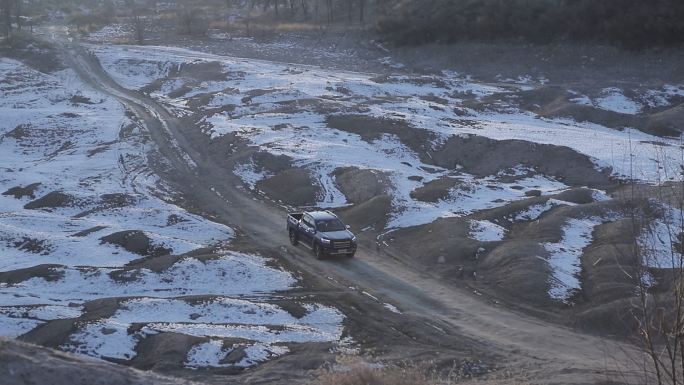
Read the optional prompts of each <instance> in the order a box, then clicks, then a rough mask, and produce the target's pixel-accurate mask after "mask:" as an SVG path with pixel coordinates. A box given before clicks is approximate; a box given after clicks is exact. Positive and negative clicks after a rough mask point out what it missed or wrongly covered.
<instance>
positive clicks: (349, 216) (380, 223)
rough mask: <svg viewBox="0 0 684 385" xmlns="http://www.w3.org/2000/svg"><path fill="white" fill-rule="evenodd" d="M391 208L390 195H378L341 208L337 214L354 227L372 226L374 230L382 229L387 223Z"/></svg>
mask: <svg viewBox="0 0 684 385" xmlns="http://www.w3.org/2000/svg"><path fill="white" fill-rule="evenodd" d="M391 209H392V197H390V196H389V195H378V196H376V197H374V198H371V199H370V200H368V201H365V202H363V203H360V204H357V205H354V206H351V207H349V208H346V209H343V210H341V211H340V212H339V214H340V217H342V219H343V220H344V221H345V222H346V223H348V224H349V225H351V226H353V227H354V228H358V229H364V228H366V227H373V228H374V229H376V230H382V229H383V228H384V227H385V225H386V224H387V220H388V218H389V212H390V210H391Z"/></svg>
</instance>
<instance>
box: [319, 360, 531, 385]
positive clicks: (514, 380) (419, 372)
mask: <svg viewBox="0 0 684 385" xmlns="http://www.w3.org/2000/svg"><path fill="white" fill-rule="evenodd" d="M457 384H458V385H529V384H532V382H531V380H530V379H529V377H528V375H527V374H526V373H525V372H524V371H510V370H500V371H496V372H493V373H487V374H485V375H482V376H479V377H470V376H466V375H463V374H462V373H460V372H459V371H451V372H449V373H446V374H440V373H437V372H436V371H435V370H434V369H432V368H430V367H427V366H424V365H421V366H412V365H404V366H382V365H373V364H369V363H368V362H366V361H362V360H361V359H359V358H356V357H342V358H338V363H337V365H335V366H334V367H332V368H330V369H326V370H323V371H321V372H320V374H319V375H318V376H317V378H316V379H315V380H314V381H313V382H311V385H457Z"/></svg>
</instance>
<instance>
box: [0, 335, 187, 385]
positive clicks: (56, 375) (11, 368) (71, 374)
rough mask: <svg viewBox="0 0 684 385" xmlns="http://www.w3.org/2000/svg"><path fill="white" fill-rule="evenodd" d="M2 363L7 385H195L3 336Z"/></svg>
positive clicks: (0, 342) (0, 373)
mask: <svg viewBox="0 0 684 385" xmlns="http://www.w3.org/2000/svg"><path fill="white" fill-rule="evenodd" d="M0 362H2V365H0V377H1V378H2V383H3V384H6V385H26V384H52V385H120V384H129V385H180V384H193V382H190V381H188V380H186V379H184V380H180V379H174V378H168V377H163V376H160V375H158V374H155V373H151V372H141V371H138V370H135V369H131V368H127V367H125V366H121V365H116V364H112V363H108V362H105V361H100V360H96V359H92V358H86V357H84V356H78V355H74V354H67V353H62V352H58V351H55V350H52V349H48V348H43V347H39V346H36V345H31V344H27V343H23V342H19V341H16V340H8V339H0Z"/></svg>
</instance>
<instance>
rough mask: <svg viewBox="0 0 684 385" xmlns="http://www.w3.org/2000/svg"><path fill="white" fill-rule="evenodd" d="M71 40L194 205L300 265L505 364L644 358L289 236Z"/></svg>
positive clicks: (89, 73) (584, 366)
mask: <svg viewBox="0 0 684 385" xmlns="http://www.w3.org/2000/svg"><path fill="white" fill-rule="evenodd" d="M65 49H66V50H65V51H66V52H67V53H68V55H67V56H68V57H69V62H70V64H71V66H72V67H73V69H74V70H75V71H76V72H77V73H78V74H79V76H81V77H82V78H83V80H84V81H85V82H87V83H89V84H91V85H92V86H93V87H95V88H97V89H99V90H101V91H102V92H105V93H108V94H110V95H112V96H114V97H116V98H117V99H118V100H119V101H120V102H121V103H122V104H124V105H125V106H126V107H127V108H129V109H130V110H131V111H132V112H133V113H135V115H136V116H137V117H138V118H139V119H140V120H141V121H143V122H144V124H145V126H146V127H147V129H148V131H149V134H150V135H151V137H152V138H153V139H154V141H155V142H156V144H157V146H158V149H159V151H160V153H161V154H162V155H163V156H164V157H165V158H166V160H167V161H168V162H169V163H170V164H171V166H172V167H173V169H174V171H173V173H174V175H173V179H174V182H176V184H177V185H180V186H184V187H185V189H184V191H183V192H184V193H185V194H186V197H188V198H190V199H192V202H193V204H194V205H195V206H196V207H198V208H200V209H201V210H202V211H205V212H208V213H212V214H213V215H215V216H217V217H218V218H220V220H221V221H223V222H225V223H227V224H229V225H231V226H233V227H235V228H239V229H241V230H242V231H243V232H245V233H246V235H247V236H248V237H249V238H251V239H252V240H253V241H254V242H256V243H258V244H260V245H263V246H267V247H272V248H274V249H281V250H282V251H283V253H282V255H283V257H284V258H285V259H286V260H287V261H288V262H289V263H291V264H293V265H294V266H296V267H297V268H298V269H300V270H302V271H305V272H306V273H308V274H309V275H311V276H317V277H321V280H322V281H327V282H329V284H331V285H332V286H333V287H335V288H336V289H338V290H342V291H345V292H348V293H349V294H350V295H357V296H364V294H363V292H364V291H365V292H368V293H370V294H371V295H372V296H373V297H377V298H379V299H380V300H379V301H378V310H379V311H380V309H381V307H382V302H384V301H387V302H389V303H391V304H393V305H395V306H397V307H398V308H399V309H401V311H402V312H403V313H404V316H405V317H406V318H407V322H415V323H416V327H417V328H423V329H425V330H424V332H425V333H431V334H435V333H436V334H437V335H440V334H441V335H444V336H445V338H448V339H449V340H452V339H453V340H454V341H462V343H463V344H464V345H466V346H468V347H470V348H472V349H473V350H474V353H475V354H483V353H484V352H487V353H489V354H490V355H496V356H499V357H503V364H504V365H512V366H521V367H525V368H527V370H528V371H529V372H530V373H531V375H532V376H533V378H535V379H537V380H540V381H541V382H548V381H547V380H549V381H553V382H554V383H595V381H597V380H606V379H610V378H614V377H615V376H617V375H618V372H617V371H621V372H622V373H620V374H621V375H625V372H624V371H626V370H628V369H629V368H632V367H635V365H631V363H632V361H631V359H635V358H638V357H639V353H638V352H637V351H636V350H635V349H634V348H633V347H631V346H629V345H625V344H621V343H617V342H614V341H605V340H602V339H600V338H596V337H593V336H588V335H583V334H580V333H577V332H574V331H572V330H569V329H566V328H563V327H559V326H557V325H553V324H550V323H547V322H544V321H541V320H538V319H535V318H532V317H528V316H525V315H521V314H518V313H515V312H512V311H509V310H507V309H504V308H501V307H496V306H494V305H491V304H488V303H485V302H484V301H482V300H480V299H479V298H477V297H475V296H473V295H472V293H469V292H467V291H464V290H459V289H457V288H454V287H451V286H447V285H444V284H442V283H440V282H438V281H436V280H434V279H432V278H431V277H427V276H424V275H421V274H419V273H417V272H415V271H413V270H411V269H409V268H407V267H406V266H403V265H401V264H400V263H399V262H397V261H396V260H394V259H391V260H388V259H387V257H386V256H382V255H379V254H378V253H376V252H375V251H374V250H372V249H369V248H361V249H360V250H359V252H358V258H357V259H355V260H339V261H325V262H320V261H316V260H315V259H314V258H312V257H311V256H310V255H308V253H306V252H305V251H304V250H302V249H297V248H293V247H291V246H289V243H288V238H287V234H286V232H285V231H284V212H283V211H282V210H281V209H280V208H278V207H276V206H275V205H272V204H270V203H267V202H262V201H256V200H254V199H253V198H252V197H251V196H250V195H248V194H246V193H245V192H243V191H240V190H239V189H237V188H236V187H235V186H238V185H240V183H241V182H240V180H239V179H238V178H237V177H235V176H234V175H233V174H232V173H231V172H230V170H225V169H222V168H221V167H219V166H217V165H216V164H215V163H214V162H213V161H212V160H211V159H210V158H209V157H207V156H206V155H204V154H203V153H202V152H201V151H200V149H197V148H193V146H192V142H191V141H190V140H189V139H188V138H187V137H186V136H185V133H184V127H183V125H184V123H182V122H181V121H180V120H179V119H178V118H177V117H175V116H173V114H172V113H170V112H169V111H168V110H167V109H166V108H165V107H164V106H163V105H161V104H159V103H158V102H156V101H155V100H153V99H151V98H150V97H147V96H145V95H142V94H140V93H137V92H134V91H130V90H127V89H124V88H123V87H121V86H120V85H118V84H117V83H116V82H115V81H114V80H112V79H111V77H109V75H108V74H107V73H106V72H105V71H104V70H103V69H102V67H101V66H100V64H99V62H98V61H97V59H96V58H95V57H94V56H93V55H91V54H89V53H88V52H87V51H85V50H84V49H83V48H81V47H80V46H78V45H77V44H66V43H65ZM351 287H356V288H357V289H354V288H351ZM446 336H449V337H446ZM390 349H391V347H390ZM435 350H439V348H435Z"/></svg>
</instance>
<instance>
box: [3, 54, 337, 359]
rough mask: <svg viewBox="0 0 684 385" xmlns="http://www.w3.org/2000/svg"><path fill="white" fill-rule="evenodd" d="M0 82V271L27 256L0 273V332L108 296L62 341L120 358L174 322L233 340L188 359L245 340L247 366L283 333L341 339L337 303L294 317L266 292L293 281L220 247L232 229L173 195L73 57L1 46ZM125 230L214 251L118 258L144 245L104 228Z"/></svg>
mask: <svg viewBox="0 0 684 385" xmlns="http://www.w3.org/2000/svg"><path fill="white" fill-rule="evenodd" d="M149 71H150V72H154V71H155V70H154V69H153V68H150V69H149ZM154 73H156V72H154ZM0 93H1V94H2V98H0V114H1V115H2V117H3V119H2V120H0V193H2V192H6V193H5V194H2V195H0V271H2V272H7V273H8V274H14V273H15V271H16V270H18V269H25V268H32V269H33V270H31V271H29V272H27V273H26V277H24V278H21V279H19V280H18V281H13V280H10V281H6V282H0V335H2V336H10V337H17V336H19V335H22V334H25V333H27V332H30V331H31V330H33V329H34V328H36V327H38V326H41V325H45V324H46V323H49V322H50V321H53V320H57V319H78V318H79V317H81V316H83V315H85V314H86V313H84V312H85V310H84V309H85V307H84V305H86V304H87V302H89V301H93V300H99V299H106V298H119V300H118V301H121V302H120V303H119V305H118V310H117V311H116V312H115V313H114V315H113V316H110V317H105V318H99V319H97V318H96V319H95V320H89V321H87V322H82V321H77V322H76V323H75V324H74V325H75V330H74V332H73V333H72V334H71V336H70V337H69V339H68V342H66V343H64V344H63V345H62V348H63V349H65V350H68V351H73V352H80V353H84V354H88V355H91V356H94V357H101V358H113V359H124V360H128V359H131V358H133V357H135V356H136V352H135V349H136V346H137V344H138V343H139V342H140V341H141V340H142V339H144V338H145V337H146V336H149V335H151V334H158V333H163V332H170V331H172V332H175V333H186V334H189V335H193V336H197V337H212V338H213V339H212V340H211V341H215V340H217V339H218V340H221V339H228V338H233V339H235V338H237V339H240V340H241V341H243V342H240V343H239V344H234V345H231V346H226V347H224V348H222V349H220V351H217V352H214V353H215V355H216V357H214V358H212V359H209V358H207V355H208V351H207V347H206V346H204V345H202V346H198V347H195V348H194V349H193V350H192V351H191V352H190V353H189V356H188V363H187V365H188V367H192V368H197V367H205V366H222V365H223V364H222V363H220V361H221V359H222V358H221V357H220V355H221V354H223V353H225V354H226V355H227V354H228V353H229V352H230V351H231V350H236V349H239V350H241V351H243V353H242V354H240V357H241V359H240V360H239V361H238V362H233V363H231V365H233V366H241V367H248V366H252V365H255V364H257V363H259V362H263V361H265V360H268V359H269V358H272V357H277V356H279V355H282V354H285V353H287V352H288V351H289V350H288V348H287V346H286V344H291V343H298V342H308V341H317V342H320V341H325V342H335V341H338V340H339V339H340V338H341V335H342V320H343V318H344V316H343V315H342V314H341V313H339V311H337V310H336V309H333V308H330V307H327V306H323V305H319V304H316V303H312V302H311V301H302V302H301V303H300V305H301V306H302V307H303V308H304V309H305V310H306V314H305V315H303V316H300V317H298V318H297V317H295V316H292V315H290V314H289V313H288V312H287V311H285V310H284V309H282V308H281V307H279V306H278V305H275V304H271V303H269V302H268V301H269V300H271V299H273V298H274V297H277V296H278V294H277V293H279V292H282V291H286V290H289V289H291V288H293V287H295V286H296V285H297V280H296V279H295V278H294V277H293V276H292V275H291V274H290V273H288V272H286V271H283V270H281V269H279V268H277V267H273V264H271V263H270V262H269V261H268V260H267V259H266V258H264V257H262V256H259V255H254V254H245V253H240V252H237V251H233V250H231V249H230V240H231V238H232V237H233V236H234V231H233V230H232V229H231V228H229V227H227V226H224V225H221V224H218V223H214V222H212V221H209V220H207V219H205V218H203V217H201V216H198V215H194V214H191V213H189V212H187V211H185V210H184V209H182V208H180V207H178V206H176V205H175V204H174V203H173V198H174V197H175V196H176V192H175V191H173V190H172V189H171V188H170V187H169V186H167V185H165V184H164V182H163V181H162V180H161V179H159V178H158V177H157V176H156V175H155V174H154V172H153V171H152V170H151V169H150V168H149V166H148V164H147V160H148V155H149V154H150V152H151V151H153V150H154V146H153V144H152V142H150V141H149V140H148V139H147V138H146V134H145V132H144V130H143V128H141V126H140V125H139V124H138V123H137V122H136V121H135V120H134V119H132V118H130V117H129V116H128V114H127V113H126V111H125V110H124V108H123V107H122V106H121V105H120V104H119V103H118V102H117V101H116V100H115V99H113V98H111V97H109V96H107V95H105V94H102V93H100V92H98V91H95V90H94V89H92V88H91V87H89V86H88V85H86V84H84V83H83V82H82V81H81V80H80V79H79V78H78V77H77V76H76V75H75V73H74V72H72V71H71V70H62V71H59V72H55V73H51V74H46V73H41V72H38V71H36V70H34V69H32V68H30V67H28V66H26V65H24V64H22V63H21V62H18V61H15V60H10V59H5V58H0ZM37 199H38V200H37ZM122 231H140V232H142V234H144V236H146V237H147V238H148V239H149V241H150V246H149V247H150V248H155V249H160V248H163V250H164V253H169V254H173V255H181V254H185V253H188V252H190V251H193V250H197V249H200V248H211V249H213V250H215V253H214V254H215V255H214V256H213V257H211V256H210V257H204V258H191V257H185V258H180V259H178V260H177V261H175V262H173V263H171V264H170V266H168V267H166V268H164V269H162V270H151V269H147V268H126V267H124V266H125V265H126V264H127V263H129V262H131V261H133V260H137V259H140V258H142V257H144V256H145V255H144V251H143V253H142V254H138V253H137V252H135V253H134V252H131V251H128V250H126V249H124V248H123V247H120V246H116V245H114V244H110V243H106V242H103V240H102V238H103V237H105V236H107V235H110V234H114V233H119V232H122ZM40 265H50V266H40ZM22 274H23V273H22ZM10 276H11V275H10ZM186 296H195V297H198V296H207V298H210V299H207V300H206V301H203V302H201V303H196V302H193V303H191V302H186V301H185V300H183V299H182V298H183V297H186ZM245 296H248V297H249V299H247V298H241V297H245ZM197 314H200V316H199V317H198V316H197ZM133 324H136V325H141V324H144V325H146V326H144V327H143V328H142V329H140V330H139V331H132V330H133V328H131V325H133ZM214 343H216V342H214ZM200 357H204V358H202V359H200Z"/></svg>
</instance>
